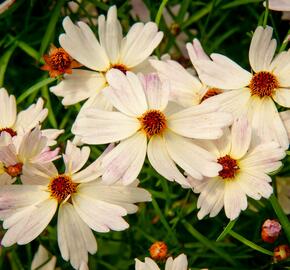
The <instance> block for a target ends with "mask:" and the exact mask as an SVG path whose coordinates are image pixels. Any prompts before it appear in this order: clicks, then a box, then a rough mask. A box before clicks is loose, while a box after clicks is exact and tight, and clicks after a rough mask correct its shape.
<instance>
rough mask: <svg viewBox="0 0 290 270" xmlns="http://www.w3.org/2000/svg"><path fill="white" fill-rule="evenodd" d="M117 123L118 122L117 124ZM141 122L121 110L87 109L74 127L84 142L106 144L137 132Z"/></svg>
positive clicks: (74, 130) (74, 132)
mask: <svg viewBox="0 0 290 270" xmlns="http://www.w3.org/2000/svg"><path fill="white" fill-rule="evenodd" d="M116 123H118V124H117V125H116ZM139 128H140V122H139V121H138V120H137V118H133V117H128V116H126V115H124V114H122V113H119V112H107V111H102V110H98V109H86V110H84V111H83V112H82V115H81V116H80V117H78V119H77V121H76V122H75V123H74V125H73V127H72V132H73V134H75V135H77V136H79V137H80V138H81V140H82V142H83V143H88V144H105V143H111V142H117V141H120V140H123V139H126V138H128V137H130V136H131V135H133V134H134V133H136V132H137V130H138V129H139Z"/></svg>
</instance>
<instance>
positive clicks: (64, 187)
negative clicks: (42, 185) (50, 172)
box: [48, 174, 77, 202]
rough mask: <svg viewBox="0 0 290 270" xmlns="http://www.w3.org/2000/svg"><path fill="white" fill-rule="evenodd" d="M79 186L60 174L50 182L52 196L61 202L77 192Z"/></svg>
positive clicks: (68, 177) (49, 187)
mask: <svg viewBox="0 0 290 270" xmlns="http://www.w3.org/2000/svg"><path fill="white" fill-rule="evenodd" d="M76 188H77V184H76V183H73V181H72V180H71V178H70V176H68V175H65V174H60V175H58V176H56V177H54V178H52V179H51V180H50V183H49V185H48V189H49V191H50V193H51V196H52V197H54V198H55V199H57V200H58V201H59V202H61V201H63V200H64V199H66V198H67V196H69V195H71V194H72V193H75V192H76Z"/></svg>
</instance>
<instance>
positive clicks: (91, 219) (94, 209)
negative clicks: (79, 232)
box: [72, 192, 129, 232]
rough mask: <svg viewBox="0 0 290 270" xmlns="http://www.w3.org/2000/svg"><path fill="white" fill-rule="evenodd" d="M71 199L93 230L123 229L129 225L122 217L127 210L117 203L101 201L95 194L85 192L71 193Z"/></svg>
mask: <svg viewBox="0 0 290 270" xmlns="http://www.w3.org/2000/svg"><path fill="white" fill-rule="evenodd" d="M72 201H73V205H74V208H75V210H76V212H77V213H78V214H79V216H80V217H81V218H82V220H83V221H84V222H85V223H86V224H87V225H88V226H89V227H90V228H91V229H93V230H94V231H97V232H109V231H110V230H114V231H123V230H125V229H127V228H128V227H129V224H128V223H127V222H126V221H125V220H124V219H123V216H125V215H127V211H126V210H125V209H124V208H123V207H120V206H119V205H115V204H111V203H107V202H104V201H101V200H99V199H96V196H93V197H91V196H87V195H86V193H85V192H81V193H80V192H79V193H78V194H76V195H73V196H72Z"/></svg>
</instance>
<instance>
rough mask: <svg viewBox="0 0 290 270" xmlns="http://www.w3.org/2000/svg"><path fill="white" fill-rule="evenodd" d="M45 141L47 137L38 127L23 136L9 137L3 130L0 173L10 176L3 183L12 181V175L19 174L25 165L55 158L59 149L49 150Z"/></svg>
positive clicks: (0, 149)
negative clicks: (8, 179)
mask: <svg viewBox="0 0 290 270" xmlns="http://www.w3.org/2000/svg"><path fill="white" fill-rule="evenodd" d="M47 141H48V139H47V138H46V137H45V136H42V135H41V131H40V130H39V127H36V128H35V129H33V130H32V131H28V132H27V133H26V134H25V135H23V136H20V135H17V136H14V137H11V136H10V134H9V133H7V132H5V131H4V132H3V133H2V134H1V136H0V162H1V165H0V166H1V167H2V170H1V169H0V175H1V176H2V177H4V176H5V177H8V176H9V178H10V181H6V182H8V183H4V184H10V183H11V182H14V180H15V179H14V177H16V176H20V175H21V174H22V171H23V170H24V169H25V167H27V166H28V167H30V166H34V165H36V164H44V163H48V162H51V161H52V160H55V159H57V158H58V156H57V154H58V151H59V149H58V148H56V149H55V150H53V151H51V150H50V149H49V147H47ZM2 142H3V143H2ZM1 171H2V174H1ZM1 176H0V179H1Z"/></svg>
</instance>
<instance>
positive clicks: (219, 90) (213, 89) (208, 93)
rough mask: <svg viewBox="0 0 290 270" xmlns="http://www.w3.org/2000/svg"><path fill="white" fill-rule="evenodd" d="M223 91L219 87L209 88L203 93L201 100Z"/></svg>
mask: <svg viewBox="0 0 290 270" xmlns="http://www.w3.org/2000/svg"><path fill="white" fill-rule="evenodd" d="M222 92H223V91H222V90H221V89H219V88H210V89H208V90H207V91H206V93H205V95H204V96H203V97H202V99H201V102H203V101H204V100H206V99H208V98H210V97H213V96H216V95H218V94H221V93H222Z"/></svg>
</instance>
